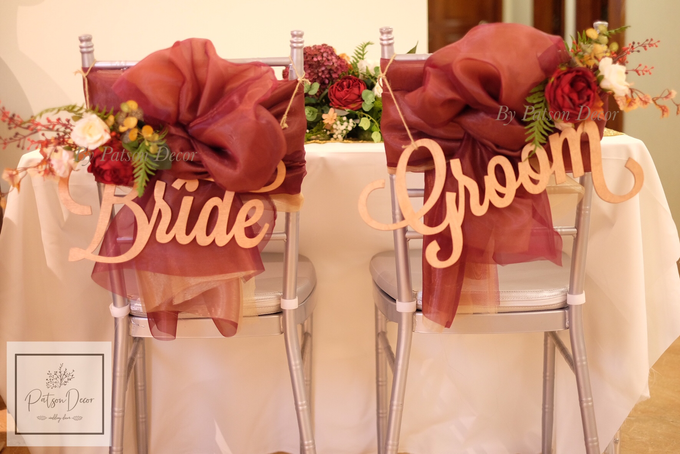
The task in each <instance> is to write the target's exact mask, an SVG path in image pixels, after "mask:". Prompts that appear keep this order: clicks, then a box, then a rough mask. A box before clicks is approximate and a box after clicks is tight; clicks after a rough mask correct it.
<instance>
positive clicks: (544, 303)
mask: <svg viewBox="0 0 680 454" xmlns="http://www.w3.org/2000/svg"><path fill="white" fill-rule="evenodd" d="M409 255H410V257H409V258H410V262H411V280H412V286H413V293H414V297H415V298H416V302H417V305H418V309H421V308H422V283H423V273H422V251H421V250H420V249H413V250H410V251H409ZM570 266H571V260H570V258H569V256H568V255H566V254H562V266H557V265H555V264H554V263H552V262H548V261H545V260H543V261H535V262H527V263H518V264H514V265H505V266H498V287H499V292H500V295H499V299H500V305H499V307H498V312H525V311H539V310H550V309H557V308H560V307H564V306H566V304H567V291H568V288H569V270H570ZM370 269H371V276H372V277H373V281H374V282H375V283H376V285H377V286H378V287H379V288H380V289H381V290H382V291H383V292H385V293H386V294H388V295H389V296H390V297H391V298H393V299H395V300H396V298H397V275H396V267H395V256H394V251H387V252H381V253H379V254H376V255H375V256H373V258H372V259H371V264H370ZM485 312H486V311H485Z"/></svg>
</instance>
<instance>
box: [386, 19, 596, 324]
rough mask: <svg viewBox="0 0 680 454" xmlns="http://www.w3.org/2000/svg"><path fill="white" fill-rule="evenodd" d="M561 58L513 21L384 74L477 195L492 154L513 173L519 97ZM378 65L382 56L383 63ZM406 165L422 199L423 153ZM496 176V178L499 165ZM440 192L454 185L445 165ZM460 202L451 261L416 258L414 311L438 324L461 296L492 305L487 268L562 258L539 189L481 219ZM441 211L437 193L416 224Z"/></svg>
mask: <svg viewBox="0 0 680 454" xmlns="http://www.w3.org/2000/svg"><path fill="white" fill-rule="evenodd" d="M568 58H569V57H568V55H567V53H566V52H565V51H564V44H563V43H562V40H561V38H559V37H557V36H551V35H547V34H545V33H543V32H540V31H538V30H536V29H534V28H531V27H526V26H523V25H518V24H488V25H480V26H477V27H475V28H473V29H472V30H471V31H470V32H469V33H468V34H467V35H465V37H463V39H461V40H460V41H458V42H456V43H453V44H451V45H449V46H447V47H445V48H443V49H441V50H439V51H437V52H435V53H434V54H432V55H431V56H430V57H429V58H428V59H427V60H426V61H425V62H408V61H392V63H391V64H390V67H389V69H388V72H387V79H388V81H389V82H390V84H391V86H392V89H393V91H394V97H395V98H396V101H397V102H398V103H399V107H400V108H401V111H402V113H403V115H404V118H405V122H406V124H407V125H408V127H409V128H410V131H411V134H412V136H413V138H414V139H415V140H418V139H421V138H431V139H433V140H435V141H436V142H437V143H438V144H439V145H440V146H441V147H442V149H443V150H444V153H445V155H446V157H447V159H454V158H457V159H459V160H460V162H461V166H462V170H463V173H464V174H465V175H467V176H469V177H471V178H473V179H475V180H476V181H477V184H478V185H479V188H480V194H483V193H484V187H485V185H484V175H485V173H486V170H487V164H488V163H489V161H490V160H491V158H493V157H494V156H495V155H496V154H502V155H504V156H506V157H507V158H508V159H510V161H511V162H512V163H513V166H514V168H515V172H517V163H518V162H519V160H520V154H521V150H522V148H523V147H524V145H525V137H526V136H525V130H524V125H523V124H522V123H521V122H520V121H519V120H521V118H522V116H523V115H524V110H525V107H524V105H525V98H526V97H527V96H528V93H529V91H530V90H531V89H532V88H533V87H535V86H536V85H538V84H539V83H540V82H542V81H543V80H544V79H546V78H547V77H548V76H550V75H551V74H552V73H553V72H554V71H555V69H556V68H557V66H558V65H559V64H560V63H562V62H564V61H565V59H568ZM387 64H388V61H387V60H383V61H382V65H383V69H384V68H385V67H386V65H387ZM394 102H395V101H394V99H393V98H392V96H391V95H390V93H389V92H388V90H385V92H384V94H383V106H384V111H383V116H382V124H381V127H382V131H383V136H384V140H385V151H386V155H387V165H388V167H389V168H396V166H397V162H398V161H399V157H400V156H401V153H402V151H403V149H404V147H406V146H408V145H409V144H410V140H409V137H408V135H407V132H406V130H405V128H404V123H403V122H402V120H401V118H400V117H399V114H398V113H397V111H396V108H395V105H394ZM506 108H507V109H508V111H510V112H514V113H515V114H516V116H515V118H514V119H513V120H512V121H509V120H508V119H505V120H502V121H501V120H499V112H500V111H501V109H503V110H505V109H506ZM603 126H604V125H602V128H603ZM565 161H568V153H565ZM567 164H569V162H567ZM586 166H587V167H589V161H588V160H586ZM409 169H410V170H414V171H423V172H425V197H426V198H427V197H428V196H429V194H430V192H431V188H432V183H433V181H434V171H433V170H432V162H431V157H430V154H429V152H428V151H427V150H425V149H422V150H417V151H415V152H414V153H413V155H412V156H411V159H410V161H409ZM497 178H498V181H499V182H500V183H501V184H504V181H505V179H504V177H503V175H501V172H500V171H499V172H498V175H497ZM444 191H445V192H453V193H456V192H457V191H458V182H457V181H456V180H455V178H454V177H453V176H452V174H451V170H450V169H449V168H448V166H447V179H446V184H445V188H444ZM467 196H469V194H468V195H466V197H467ZM467 207H468V208H467V211H466V214H465V218H464V222H463V225H462V230H463V238H464V244H463V250H462V254H461V258H460V259H459V260H458V262H457V263H456V264H454V265H453V266H451V267H449V268H443V269H436V268H433V267H431V266H430V265H429V264H428V263H427V261H426V260H425V259H424V258H423V313H424V315H425V316H426V317H427V318H428V319H430V320H432V321H434V322H435V323H437V324H439V325H443V326H446V327H449V326H450V325H451V323H452V321H453V318H454V316H455V314H456V311H457V310H458V307H459V304H460V303H461V298H462V299H463V300H464V301H465V303H470V304H477V303H482V304H489V305H491V306H493V305H496V304H497V303H498V282H497V274H496V271H495V270H496V268H495V266H496V265H505V264H511V263H519V262H525V261H531V260H539V259H545V260H550V261H552V262H554V263H557V264H560V263H561V250H562V240H561V238H560V236H559V234H557V233H556V232H555V231H554V229H553V225H552V219H551V214H550V206H549V203H548V198H547V195H546V194H545V193H542V194H538V195H532V194H529V193H528V192H526V190H525V189H524V188H522V187H520V188H518V190H517V193H516V196H515V200H514V202H513V203H512V204H511V205H510V206H509V207H506V208H502V209H499V208H496V207H494V206H491V207H490V208H489V211H488V212H487V213H486V214H485V215H484V216H480V217H477V216H474V215H473V214H472V213H471V212H470V209H469V204H468V205H467ZM445 210H446V208H445V200H444V196H443V195H442V197H441V198H440V199H439V200H438V202H437V204H436V205H435V206H434V208H433V209H432V210H430V211H429V212H428V214H427V215H426V216H425V220H424V221H425V224H427V225H430V226H434V225H439V224H440V223H441V222H442V220H443V218H444V216H445V215H446V211H445ZM434 240H436V241H437V242H438V243H439V245H440V246H441V247H442V249H441V251H440V253H439V254H440V255H439V257H440V258H441V259H445V258H447V257H449V256H450V254H451V248H452V243H451V237H450V234H449V233H448V232H443V233H441V234H438V235H434V236H429V237H426V238H425V239H424V240H423V249H425V248H426V247H427V245H428V244H429V243H430V242H432V241H434ZM490 310H493V308H491V309H490Z"/></svg>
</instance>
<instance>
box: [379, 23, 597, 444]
mask: <svg viewBox="0 0 680 454" xmlns="http://www.w3.org/2000/svg"><path fill="white" fill-rule="evenodd" d="M380 44H381V57H382V58H384V59H390V58H392V56H393V55H394V36H393V34H392V28H390V27H384V28H381V29H380ZM427 57H428V55H413V54H409V55H398V56H396V57H395V59H396V60H411V61H413V60H425V59H426V58H427ZM580 184H581V185H582V186H583V187H584V188H585V193H584V196H583V198H582V200H581V202H579V204H578V207H577V212H576V220H575V225H574V226H571V227H563V228H556V230H557V231H558V232H560V233H561V234H563V235H571V236H574V243H573V250H572V261H571V273H570V282H569V290H568V293H569V295H579V294H581V293H583V287H584V282H585V267H586V252H587V246H588V229H589V224H590V203H591V202H590V201H591V198H592V193H593V183H592V178H591V175H590V173H586V175H584V176H583V177H581V178H580ZM390 192H391V200H392V222H393V223H397V222H400V221H401V220H402V219H403V216H402V213H401V210H400V208H399V204H398V201H397V196H396V190H395V176H394V175H390ZM409 195H410V196H411V197H422V195H423V191H422V190H409ZM393 235H394V249H395V255H396V264H397V269H396V274H397V284H398V285H397V294H398V300H399V301H411V300H412V299H413V288H412V284H411V270H410V263H409V254H408V242H409V240H410V239H414V238H418V237H419V235H418V234H417V233H415V232H411V231H409V230H408V229H407V228H406V227H404V228H402V229H399V230H395V231H394V232H393ZM373 287H374V301H375V305H376V307H375V334H376V337H375V349H376V394H377V434H378V453H379V454H397V452H398V447H399V434H400V430H401V421H402V415H403V409H404V395H405V392H406V378H407V372H408V366H409V355H410V351H411V343H412V339H413V333H414V332H417V333H431V331H429V330H427V329H426V327H424V326H423V314H422V312H415V313H413V312H398V311H397V308H396V303H395V300H394V299H393V298H392V297H390V296H389V295H387V294H386V293H385V292H383V291H382V290H381V289H380V288H379V287H378V286H377V285H376V284H375V283H374V286H373ZM388 321H390V322H394V323H397V324H398V330H397V345H396V351H395V352H393V351H392V348H391V346H390V343H389V341H388V339H387V322H388ZM561 330H569V337H570V343H571V352H569V349H568V348H567V347H566V346H565V345H564V343H563V342H562V340H561V339H560V338H559V337H558V336H557V334H556V332H557V331H561ZM520 332H544V340H543V345H544V353H543V410H542V446H541V448H542V453H543V454H550V453H552V452H553V427H554V424H553V419H554V395H555V349H556V348H557V350H558V351H559V352H560V354H561V355H562V356H563V357H564V359H565V361H566V362H567V364H568V365H569V367H570V368H571V370H572V371H573V372H574V374H575V376H576V385H577V388H578V395H579V405H580V409H581V419H582V423H583V433H584V441H585V447H586V453H587V454H600V448H599V442H598V437H597V427H596V423H595V410H594V406H593V397H592V390H591V386H590V375H589V373H588V361H587V356H586V347H585V342H584V335H583V306H582V305H568V306H567V307H564V308H561V309H556V310H547V311H535V312H510V313H497V314H459V315H457V316H456V318H455V320H454V322H453V324H452V326H451V327H450V328H448V329H444V330H443V333H456V334H484V333H520ZM388 366H389V369H390V370H391V371H392V374H393V380H392V390H391V394H389V393H388V390H387V385H388V376H387V370H388Z"/></svg>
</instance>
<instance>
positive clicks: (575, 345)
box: [569, 305, 600, 454]
mask: <svg viewBox="0 0 680 454" xmlns="http://www.w3.org/2000/svg"><path fill="white" fill-rule="evenodd" d="M569 322H570V327H569V337H570V339H571V352H572V357H573V359H574V373H575V375H576V387H577V388H578V397H579V404H580V407H581V420H582V422H583V437H584V440H585V444H586V453H587V454H600V445H599V442H598V439H597V425H596V423H595V407H594V405H593V392H592V389H591V387H590V375H589V373H588V358H587V357H586V345H585V340H584V335H583V306H581V305H571V306H569Z"/></svg>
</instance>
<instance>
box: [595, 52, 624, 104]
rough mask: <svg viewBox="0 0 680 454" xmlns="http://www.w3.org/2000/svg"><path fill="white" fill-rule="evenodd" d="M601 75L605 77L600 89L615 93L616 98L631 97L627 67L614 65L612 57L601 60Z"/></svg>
mask: <svg viewBox="0 0 680 454" xmlns="http://www.w3.org/2000/svg"><path fill="white" fill-rule="evenodd" d="M599 69H600V75H601V76H602V77H604V79H602V82H600V87H602V88H603V89H604V90H609V91H612V92H614V96H627V95H630V84H629V83H628V82H626V67H625V66H623V65H619V64H615V63H612V59H611V57H605V58H603V59H602V60H600V64H599Z"/></svg>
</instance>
